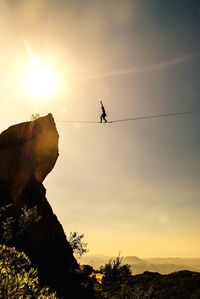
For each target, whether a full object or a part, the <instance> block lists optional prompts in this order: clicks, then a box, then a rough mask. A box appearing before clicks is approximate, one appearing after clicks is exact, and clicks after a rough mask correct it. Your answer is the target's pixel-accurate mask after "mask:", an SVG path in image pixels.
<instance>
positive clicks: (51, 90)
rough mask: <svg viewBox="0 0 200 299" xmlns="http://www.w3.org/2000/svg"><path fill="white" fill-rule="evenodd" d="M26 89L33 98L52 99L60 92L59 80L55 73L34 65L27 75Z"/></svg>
mask: <svg viewBox="0 0 200 299" xmlns="http://www.w3.org/2000/svg"><path fill="white" fill-rule="evenodd" d="M24 85H25V89H26V91H27V93H29V95H32V96H33V97H36V98H40V97H48V96H49V97H50V96H54V95H56V93H57V91H58V79H57V78H56V76H55V75H54V73H53V72H52V71H51V70H50V69H48V68H45V67H44V66H42V65H40V64H36V65H33V66H32V67H30V69H29V70H27V72H26V75H25V82H24Z"/></svg>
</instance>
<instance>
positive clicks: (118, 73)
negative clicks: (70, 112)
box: [76, 54, 193, 80]
mask: <svg viewBox="0 0 200 299" xmlns="http://www.w3.org/2000/svg"><path fill="white" fill-rule="evenodd" d="M192 57H193V55H192V54H186V55H182V56H179V57H177V58H174V59H172V60H168V61H165V62H161V63H157V64H153V65H149V66H144V67H139V68H131V69H125V70H116V71H111V72H107V73H102V74H96V75H90V76H83V77H79V78H76V80H90V79H98V78H105V77H113V76H123V75H128V74H140V73H146V72H151V71H157V70H160V69H163V68H165V67H168V66H173V65H176V64H180V63H183V62H185V61H188V60H190V59H192Z"/></svg>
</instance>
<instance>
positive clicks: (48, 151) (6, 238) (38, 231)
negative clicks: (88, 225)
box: [0, 114, 93, 299]
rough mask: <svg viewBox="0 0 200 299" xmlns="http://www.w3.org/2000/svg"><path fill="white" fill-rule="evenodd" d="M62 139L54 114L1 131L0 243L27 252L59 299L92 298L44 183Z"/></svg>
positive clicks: (56, 156) (53, 163) (42, 277)
mask: <svg viewBox="0 0 200 299" xmlns="http://www.w3.org/2000/svg"><path fill="white" fill-rule="evenodd" d="M58 138H59V136H58V132H57V130H56V126H55V123H54V119H53V117H52V115H51V114H48V115H47V116H45V117H40V118H38V119H36V120H34V121H31V122H26V123H21V124H17V125H14V126H11V127H9V128H8V129H7V130H6V131H4V132H3V133H1V135H0V242H1V243H6V244H7V245H8V246H15V247H16V248H17V249H18V250H21V251H24V252H25V253H26V254H27V255H28V256H29V257H30V259H31V261H32V263H33V265H34V266H35V267H37V269H38V273H39V278H40V281H41V284H43V285H47V286H49V287H50V288H51V289H52V290H56V291H57V293H58V295H59V296H60V297H62V298H70V299H71V298H74V299H78V298H80V299H83V298H87V299H89V298H93V296H92V294H91V289H90V288H88V287H86V288H84V287H83V286H84V285H88V279H87V277H84V276H83V275H82V274H81V273H80V272H79V271H78V264H77V261H76V259H75V258H74V256H73V251H72V248H71V246H70V244H69V243H68V241H67V239H66V236H65V234H64V231H63V228H62V225H61V224H60V222H59V221H58V219H57V217H56V215H55V214H54V213H53V211H52V208H51V206H50V205H49V203H48V201H47V199H46V197H45V194H46V190H45V188H44V186H43V184H42V182H43V180H44V179H45V177H46V176H47V174H48V173H49V172H50V171H51V170H52V169H53V167H54V165H55V163H56V160H57V158H58ZM24 208H25V210H23V209H24ZM34 209H36V210H34ZM33 211H34V212H33Z"/></svg>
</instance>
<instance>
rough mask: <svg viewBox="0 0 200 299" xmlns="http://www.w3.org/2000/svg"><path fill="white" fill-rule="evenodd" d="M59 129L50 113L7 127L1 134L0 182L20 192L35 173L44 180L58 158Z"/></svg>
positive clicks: (40, 180)
mask: <svg viewBox="0 0 200 299" xmlns="http://www.w3.org/2000/svg"><path fill="white" fill-rule="evenodd" d="M58 137H59V136H58V132H57V130H56V127H55V123H54V120H53V117H52V115H51V114H49V115H48V116H45V117H41V118H38V119H37V120H34V121H31V122H26V123H21V124H17V125H14V126H12V127H10V128H8V129H7V130H6V131H4V132H3V133H1V135H0V181H3V182H6V183H8V184H9V185H10V186H11V192H12V195H13V197H15V198H16V200H17V197H18V196H19V195H20V193H21V191H22V190H23V188H24V186H25V185H26V183H27V182H28V180H29V179H30V177H31V176H32V175H34V176H35V178H36V180H37V182H40V183H41V182H43V180H44V179H45V177H46V176H47V174H48V173H49V172H50V171H51V170H52V169H53V167H54V165H55V163H56V160H57V158H58Z"/></svg>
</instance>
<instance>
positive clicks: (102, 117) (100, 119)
mask: <svg viewBox="0 0 200 299" xmlns="http://www.w3.org/2000/svg"><path fill="white" fill-rule="evenodd" d="M102 118H103V114H102V115H101V116H100V123H102Z"/></svg>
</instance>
